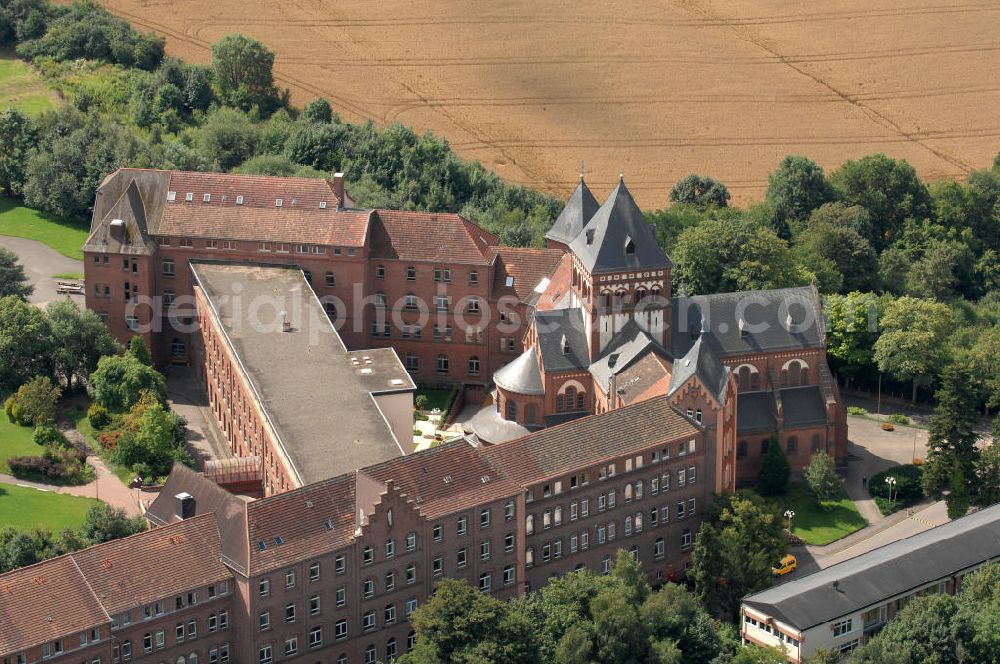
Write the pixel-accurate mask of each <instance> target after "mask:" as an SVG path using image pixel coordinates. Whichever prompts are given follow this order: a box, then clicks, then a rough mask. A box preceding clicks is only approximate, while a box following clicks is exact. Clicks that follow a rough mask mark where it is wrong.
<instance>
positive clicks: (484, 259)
mask: <svg viewBox="0 0 1000 664" xmlns="http://www.w3.org/2000/svg"><path fill="white" fill-rule="evenodd" d="M373 221H374V223H373V224H372V226H373V228H372V245H371V255H372V256H373V257H377V258H389V259H398V260H410V261H436V262H440V263H465V264H473V265H487V264H488V262H489V260H490V259H491V247H493V246H494V245H496V244H497V242H498V239H497V237H496V236H495V235H493V234H492V233H489V232H487V231H485V230H483V229H482V228H480V227H478V226H476V225H475V224H474V223H472V222H471V221H469V220H468V219H465V218H463V217H462V216H461V215H458V214H452V213H447V212H405V211H399V210H377V211H376V212H375V217H374V219H373Z"/></svg>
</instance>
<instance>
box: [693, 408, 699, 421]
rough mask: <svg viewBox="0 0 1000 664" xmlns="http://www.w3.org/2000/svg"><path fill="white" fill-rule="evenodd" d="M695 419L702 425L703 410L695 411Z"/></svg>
mask: <svg viewBox="0 0 1000 664" xmlns="http://www.w3.org/2000/svg"><path fill="white" fill-rule="evenodd" d="M694 419H696V420H698V423H699V424H701V408H699V409H698V410H696V411H694Z"/></svg>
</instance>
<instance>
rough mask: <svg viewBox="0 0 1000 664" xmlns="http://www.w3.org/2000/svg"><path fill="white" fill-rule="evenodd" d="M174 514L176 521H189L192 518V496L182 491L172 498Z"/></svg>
mask: <svg viewBox="0 0 1000 664" xmlns="http://www.w3.org/2000/svg"><path fill="white" fill-rule="evenodd" d="M174 513H175V514H176V515H177V518H178V519H182V520H183V519H190V518H191V517H193V516H194V496H192V495H191V494H190V493H188V492H187V491H183V492H181V493H179V494H177V495H176V496H174Z"/></svg>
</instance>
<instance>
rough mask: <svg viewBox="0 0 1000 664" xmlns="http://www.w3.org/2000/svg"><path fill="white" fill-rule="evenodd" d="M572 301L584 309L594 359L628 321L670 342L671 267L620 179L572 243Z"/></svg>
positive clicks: (657, 338) (659, 340)
mask: <svg viewBox="0 0 1000 664" xmlns="http://www.w3.org/2000/svg"><path fill="white" fill-rule="evenodd" d="M569 250H570V253H571V254H572V256H573V273H572V277H571V283H572V291H573V302H572V305H571V306H578V307H580V308H581V309H582V311H583V314H584V321H585V325H586V335H587V339H588V343H589V346H590V348H589V351H590V359H591V361H594V360H595V359H597V358H598V357H600V355H601V353H602V351H604V349H605V348H606V347H607V345H608V343H609V342H610V341H611V340H612V339H613V338H614V336H615V335H616V334H618V333H619V332H620V331H621V330H622V329H623V328H624V327H625V325H626V324H627V323H629V321H634V322H635V324H636V325H637V326H638V327H639V328H640V329H641V330H643V331H644V332H646V333H647V334H648V335H649V336H650V337H651V338H652V339H653V340H654V341H656V342H657V343H659V344H660V345H661V346H664V347H665V348H669V347H670V269H671V267H672V264H671V262H670V259H669V258H667V255H666V254H665V253H664V252H663V250H662V249H661V248H660V246H659V245H658V244H657V242H656V234H655V233H654V232H653V229H652V227H650V225H649V223H648V222H647V221H646V218H645V216H643V214H642V210H640V209H639V206H638V205H636V203H635V199H633V198H632V194H631V193H630V192H629V190H628V188H627V187H626V186H625V182H624V179H622V180H619V182H618V186H617V187H615V189H614V191H612V192H611V195H610V196H608V200H607V201H605V202H604V205H602V206H601V207H600V208H599V209H598V210H597V212H595V213H594V215H593V217H591V218H590V220H589V221H587V222H586V224H585V225H584V226H583V227H582V229H581V232H580V233H579V234H578V235H577V236H576V237H575V238H573V240H572V241H571V242H570V243H569Z"/></svg>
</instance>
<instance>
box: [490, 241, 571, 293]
mask: <svg viewBox="0 0 1000 664" xmlns="http://www.w3.org/2000/svg"><path fill="white" fill-rule="evenodd" d="M493 253H494V255H495V256H496V258H497V261H496V269H495V270H494V277H493V296H494V297H495V298H500V297H503V296H505V295H513V296H514V297H516V298H517V299H518V301H520V302H523V303H525V304H528V305H532V306H533V305H534V304H535V303H536V302H537V301H538V299H539V297H541V295H542V293H543V292H544V291H545V288H546V287H547V286H548V285H549V282H550V279H551V277H552V275H553V273H554V272H555V271H556V268H558V267H559V263H560V261H562V259H563V257H564V256H565V255H566V254H565V253H564V252H562V251H559V250H558V249H528V248H525V247H494V248H493Z"/></svg>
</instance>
